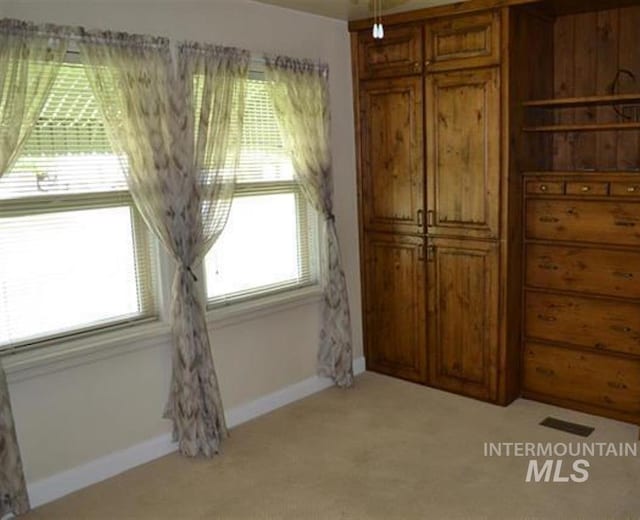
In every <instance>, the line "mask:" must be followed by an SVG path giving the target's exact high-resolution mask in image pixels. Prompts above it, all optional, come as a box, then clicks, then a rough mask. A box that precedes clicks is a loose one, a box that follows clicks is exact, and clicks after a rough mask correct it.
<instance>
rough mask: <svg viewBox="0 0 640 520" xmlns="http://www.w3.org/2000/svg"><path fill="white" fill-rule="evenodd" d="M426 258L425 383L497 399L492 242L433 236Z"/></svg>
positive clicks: (495, 259) (495, 253) (495, 270)
mask: <svg viewBox="0 0 640 520" xmlns="http://www.w3.org/2000/svg"><path fill="white" fill-rule="evenodd" d="M428 259H429V263H428V265H429V275H428V276H429V311H428V312H429V315H430V324H429V330H430V332H431V336H430V338H429V352H430V358H429V365H430V367H431V370H430V372H431V373H430V380H431V384H432V385H433V386H435V387H437V388H441V389H443V390H449V391H452V392H456V393H460V394H463V395H467V396H470V397H475V398H478V399H484V400H489V401H493V400H495V399H496V398H497V389H498V384H497V383H498V381H497V372H498V369H497V364H498V320H497V316H498V305H499V304H498V299H499V295H498V246H497V244H492V243H487V242H474V241H460V240H442V239H435V240H433V245H430V247H429V250H428Z"/></svg>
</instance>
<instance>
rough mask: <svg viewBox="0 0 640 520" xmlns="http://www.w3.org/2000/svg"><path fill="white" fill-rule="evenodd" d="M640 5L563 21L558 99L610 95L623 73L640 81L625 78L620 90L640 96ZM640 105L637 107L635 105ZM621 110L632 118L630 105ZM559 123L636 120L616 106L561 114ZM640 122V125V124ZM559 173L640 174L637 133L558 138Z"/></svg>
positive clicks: (558, 30) (558, 29)
mask: <svg viewBox="0 0 640 520" xmlns="http://www.w3.org/2000/svg"><path fill="white" fill-rule="evenodd" d="M639 24H640V6H638V5H637V6H632V7H626V8H621V9H608V10H600V11H589V12H583V13H580V14H572V15H565V16H560V17H559V18H558V19H557V20H556V23H555V29H554V33H555V34H554V46H555V51H554V61H555V97H558V98H565V97H574V96H578V97H579V96H593V95H606V94H610V93H611V92H612V87H613V82H614V79H615V77H616V73H617V71H618V69H619V68H622V69H626V70H628V71H630V72H631V73H632V74H634V75H635V76H636V80H635V81H634V80H633V79H631V78H630V77H629V76H628V75H626V74H623V75H621V76H620V78H619V81H618V84H617V86H616V89H615V91H616V92H617V93H621V94H627V93H628V94H633V93H638V92H639V91H640V46H639V45H638V34H637V31H638V27H639V26H640V25H639ZM633 105H635V106H637V105H638V104H637V103H633ZM619 111H621V112H624V113H625V114H628V115H632V114H633V111H632V110H631V108H630V107H627V106H625V105H624V104H622V105H620V106H619ZM555 114H556V123H557V124H562V125H567V124H593V123H595V122H597V123H603V124H615V123H624V122H629V121H632V120H630V119H627V118H624V117H621V116H620V115H619V113H618V112H616V110H614V107H613V106H611V105H600V106H596V105H587V106H582V107H573V108H561V109H556V110H555ZM636 121H637V120H636ZM553 140H554V161H553V162H554V168H555V169H556V170H566V169H569V170H616V169H617V170H623V171H628V170H634V169H638V168H639V167H640V132H638V131H637V130H624V131H616V130H610V131H600V132H573V133H572V132H564V133H559V134H557V135H555V136H554V137H553Z"/></svg>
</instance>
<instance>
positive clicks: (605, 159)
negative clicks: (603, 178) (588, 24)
mask: <svg viewBox="0 0 640 520" xmlns="http://www.w3.org/2000/svg"><path fill="white" fill-rule="evenodd" d="M596 15H597V19H596V35H597V38H596V40H595V42H596V57H595V61H596V88H595V92H596V93H597V94H600V93H602V94H605V93H610V92H611V83H612V81H613V78H615V76H616V72H617V71H618V66H619V65H618V62H619V54H618V42H619V40H620V34H619V25H618V21H619V17H620V11H618V10H607V11H599V12H598V13H596ZM639 90H640V89H639ZM595 117H596V120H597V121H599V122H603V123H615V122H617V117H616V112H615V110H613V108H612V107H611V106H606V105H605V106H598V107H596V112H595ZM631 133H632V134H633V133H634V132H631ZM619 134H624V132H597V133H596V134H595V137H596V143H595V146H594V150H595V152H596V156H595V158H596V161H595V168H597V169H607V168H615V167H616V165H617V163H618V135H619Z"/></svg>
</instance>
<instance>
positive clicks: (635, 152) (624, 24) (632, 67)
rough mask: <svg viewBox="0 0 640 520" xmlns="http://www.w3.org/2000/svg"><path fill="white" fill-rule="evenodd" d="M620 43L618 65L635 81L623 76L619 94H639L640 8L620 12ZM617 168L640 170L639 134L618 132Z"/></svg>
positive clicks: (628, 8)
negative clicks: (639, 42) (631, 75)
mask: <svg viewBox="0 0 640 520" xmlns="http://www.w3.org/2000/svg"><path fill="white" fill-rule="evenodd" d="M619 18H620V26H619V33H620V43H619V46H618V47H619V57H618V64H619V66H620V68H621V69H626V70H629V71H631V72H632V73H633V74H635V77H636V79H635V81H632V80H631V79H629V77H628V76H624V77H623V78H622V79H621V81H620V83H619V87H620V88H619V92H620V93H621V94H626V93H633V92H636V93H637V92H640V44H638V39H639V36H638V30H639V28H640V6H635V7H627V8H625V9H621V10H620V14H619ZM617 156H618V164H617V166H618V168H619V169H621V170H637V169H639V168H640V133H639V132H620V133H619V134H618V147H617Z"/></svg>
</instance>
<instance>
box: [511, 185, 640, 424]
mask: <svg viewBox="0 0 640 520" xmlns="http://www.w3.org/2000/svg"><path fill="white" fill-rule="evenodd" d="M634 178H635V176H634V175H632V174H625V175H622V174H604V173H601V174H593V175H590V176H586V175H585V174H570V173H568V172H567V173H566V174H564V175H555V176H553V177H552V176H551V175H548V176H541V175H536V174H530V175H527V181H526V184H527V186H538V187H539V186H559V185H561V186H563V189H561V190H551V189H550V190H539V189H538V190H527V193H526V195H525V208H526V215H525V218H524V228H525V255H524V256H525V306H524V313H523V314H524V345H523V349H524V357H523V373H524V378H523V384H524V393H525V396H527V397H533V398H536V399H539V400H543V401H547V402H550V403H553V404H560V405H565V406H569V407H571V408H577V409H579V410H584V411H587V412H591V413H598V414H601V415H606V416H608V417H613V418H617V419H622V420H628V421H633V422H638V421H639V420H640V235H639V234H638V227H640V199H633V198H630V197H629V195H628V193H629V192H627V191H625V190H621V189H619V188H618V186H623V187H624V186H633V184H634V180H633V179H634ZM613 187H616V188H613ZM584 188H588V189H584Z"/></svg>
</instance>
